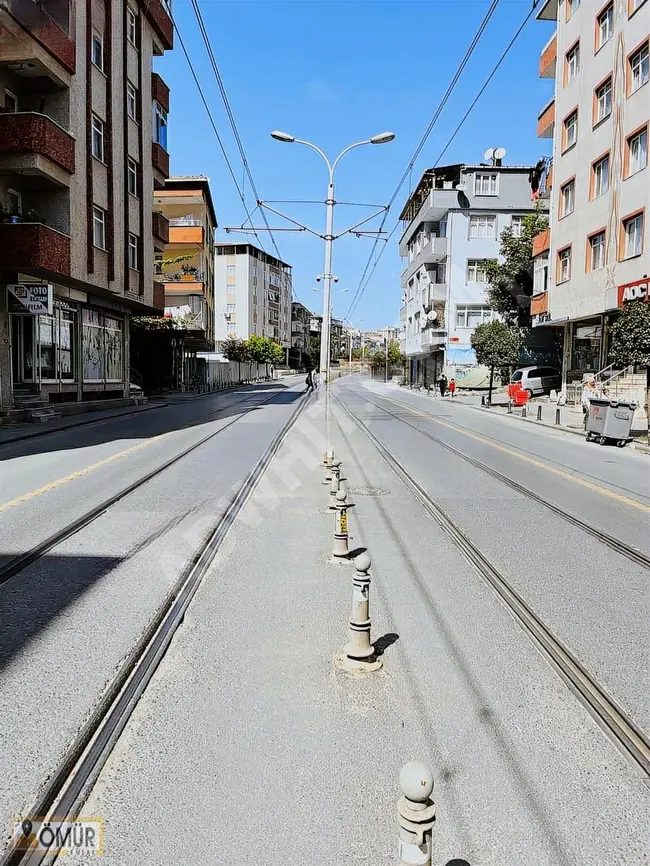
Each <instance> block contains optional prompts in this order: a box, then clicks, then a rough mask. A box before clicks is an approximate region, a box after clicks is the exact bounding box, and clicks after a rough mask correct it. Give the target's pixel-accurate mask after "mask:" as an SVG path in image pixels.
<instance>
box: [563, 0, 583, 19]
mask: <svg viewBox="0 0 650 866" xmlns="http://www.w3.org/2000/svg"><path fill="white" fill-rule="evenodd" d="M566 6H567V19H569V18H571V16H572V15H574V14H575V13H576V11H577V10H578V9H579V8H580V0H567V4H566Z"/></svg>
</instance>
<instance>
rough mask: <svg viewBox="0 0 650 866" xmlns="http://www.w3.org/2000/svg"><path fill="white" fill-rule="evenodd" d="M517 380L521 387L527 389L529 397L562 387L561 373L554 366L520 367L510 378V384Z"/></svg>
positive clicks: (548, 392)
mask: <svg viewBox="0 0 650 866" xmlns="http://www.w3.org/2000/svg"><path fill="white" fill-rule="evenodd" d="M517 382H521V387H522V389H523V390H524V391H528V395H529V396H530V397H538V396H539V395H540V394H550V393H551V391H559V390H560V389H561V388H562V374H561V373H560V371H559V370H556V369H555V367H532V366H531V367H520V368H519V369H518V370H515V372H514V373H513V374H512V378H511V379H510V383H511V384H512V385H514V384H516V383H517Z"/></svg>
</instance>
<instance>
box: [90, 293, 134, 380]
mask: <svg viewBox="0 0 650 866" xmlns="http://www.w3.org/2000/svg"><path fill="white" fill-rule="evenodd" d="M81 315H82V322H83V331H82V365H83V378H84V380H112V381H118V382H119V381H120V380H122V379H123V378H124V325H123V322H122V320H121V319H118V318H115V317H114V316H109V315H104V314H103V313H100V312H99V311H98V310H93V309H91V308H88V307H84V309H83V310H82V314H81Z"/></svg>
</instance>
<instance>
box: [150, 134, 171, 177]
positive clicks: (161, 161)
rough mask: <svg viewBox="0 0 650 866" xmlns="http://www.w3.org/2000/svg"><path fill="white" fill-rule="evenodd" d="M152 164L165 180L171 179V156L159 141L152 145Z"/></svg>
mask: <svg viewBox="0 0 650 866" xmlns="http://www.w3.org/2000/svg"><path fill="white" fill-rule="evenodd" d="M151 162H152V164H153V167H154V169H155V170H156V171H159V172H160V174H162V176H163V177H164V178H168V177H169V154H168V153H167V151H166V150H165V149H164V148H163V147H162V146H161V145H160V144H158V142H157V141H154V142H153V144H152V145H151Z"/></svg>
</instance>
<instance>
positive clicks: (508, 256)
mask: <svg viewBox="0 0 650 866" xmlns="http://www.w3.org/2000/svg"><path fill="white" fill-rule="evenodd" d="M547 228H548V219H547V217H546V216H545V215H544V214H543V213H542V212H541V211H540V209H539V207H538V208H537V210H536V211H535V212H534V213H529V214H526V216H525V217H524V218H523V220H522V228H521V234H520V235H519V236H516V235H515V234H514V233H513V231H512V228H510V227H509V228H506V229H504V230H503V231H502V232H501V245H500V247H499V256H500V258H499V260H498V261H493V260H490V261H488V262H487V263H486V266H485V271H486V277H487V282H488V286H489V288H488V290H487V300H488V303H489V304H490V306H491V307H492V309H494V310H496V311H497V312H498V313H500V314H501V316H503V319H504V321H505V322H506V324H508V325H519V326H520V327H528V326H529V325H530V301H529V300H528V301H527V302H524V301H523V299H524V298H525V297H528V298H530V297H531V295H532V294H533V238H534V237H535V235H538V234H539V233H540V232H543V231H544V230H545V229H547Z"/></svg>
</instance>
